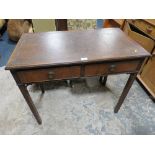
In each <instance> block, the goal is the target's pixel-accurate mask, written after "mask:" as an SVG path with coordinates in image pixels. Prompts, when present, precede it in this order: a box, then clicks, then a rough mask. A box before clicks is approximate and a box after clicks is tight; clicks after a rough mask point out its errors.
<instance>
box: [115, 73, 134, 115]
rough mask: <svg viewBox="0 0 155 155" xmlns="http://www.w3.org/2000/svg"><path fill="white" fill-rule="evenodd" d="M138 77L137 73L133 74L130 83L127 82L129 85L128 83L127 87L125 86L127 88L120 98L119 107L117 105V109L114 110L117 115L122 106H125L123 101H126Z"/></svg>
mask: <svg viewBox="0 0 155 155" xmlns="http://www.w3.org/2000/svg"><path fill="white" fill-rule="evenodd" d="M136 76H137V73H131V74H130V77H129V79H128V81H127V83H126V85H125V87H124V89H123V92H122V94H121V96H120V98H119V100H118V103H117V105H116V107H115V109H114V112H115V113H117V112H118V111H119V109H120V107H121V105H122V104H123V101H124V99H125V97H126V96H127V94H128V92H129V90H130V88H131V86H132V84H133V82H134V80H135V78H136Z"/></svg>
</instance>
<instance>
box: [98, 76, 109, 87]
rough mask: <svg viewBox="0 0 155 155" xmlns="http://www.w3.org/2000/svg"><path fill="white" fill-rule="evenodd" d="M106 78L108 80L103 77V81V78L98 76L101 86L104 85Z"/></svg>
mask: <svg viewBox="0 0 155 155" xmlns="http://www.w3.org/2000/svg"><path fill="white" fill-rule="evenodd" d="M107 78H108V76H104V79H103V76H100V78H99V81H100V83H101V84H102V85H103V86H105V85H106V82H107Z"/></svg>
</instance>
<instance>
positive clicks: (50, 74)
mask: <svg viewBox="0 0 155 155" xmlns="http://www.w3.org/2000/svg"><path fill="white" fill-rule="evenodd" d="M48 78H49V79H50V80H52V79H53V78H54V72H49V73H48Z"/></svg>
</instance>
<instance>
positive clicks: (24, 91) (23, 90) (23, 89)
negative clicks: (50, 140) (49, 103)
mask: <svg viewBox="0 0 155 155" xmlns="http://www.w3.org/2000/svg"><path fill="white" fill-rule="evenodd" d="M18 87H19V89H20V91H21V93H22V94H23V96H24V98H25V100H26V102H27V104H28V106H29V107H30V109H31V111H32V113H33V115H34V117H35V118H36V120H37V122H38V124H41V123H42V120H41V117H40V116H39V113H38V111H37V109H36V107H35V105H34V103H33V101H32V99H31V96H30V94H29V92H28V90H27V87H26V86H25V85H18Z"/></svg>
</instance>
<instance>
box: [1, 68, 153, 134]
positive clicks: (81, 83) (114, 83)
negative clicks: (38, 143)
mask: <svg viewBox="0 0 155 155" xmlns="http://www.w3.org/2000/svg"><path fill="white" fill-rule="evenodd" d="M127 78H128V75H126V74H125V75H123V74H122V75H115V76H109V78H108V81H107V85H106V87H103V86H101V85H100V84H99V82H98V79H96V78H89V79H86V80H85V79H82V80H78V81H73V88H71V87H68V86H67V85H66V83H65V82H54V83H48V84H46V85H45V89H46V92H45V94H44V95H42V94H41V91H40V89H39V88H38V87H37V86H34V85H33V86H29V91H30V94H31V96H32V98H33V100H34V103H35V105H36V107H37V109H38V111H39V113H40V115H41V117H42V120H43V124H42V125H38V124H37V123H36V120H35V119H34V117H33V116H32V113H31V112H30V109H29V108H28V106H27V104H26V102H25V101H24V99H23V97H22V95H21V93H20V91H19V89H18V88H17V86H16V84H15V82H14V80H13V78H12V76H11V74H10V73H9V72H8V71H4V68H1V70H0V86H1V89H0V104H1V108H0V134H21V135H23V134H30V135H31V134H46V135H47V134H50V135H62V134H63V135H64V134H65V135H66V134H69V135H81V134H82V135H83V134H85V135H91V134H92V135H98V134H99V135H101V134H127V135H131V134H136V135H141V134H144V135H145V134H155V117H154V116H155V104H154V103H153V102H152V100H151V99H150V98H149V97H148V95H147V94H146V93H145V92H144V90H143V89H142V88H141V87H140V86H139V84H138V83H137V82H136V81H135V82H134V84H133V86H132V88H131V90H130V92H129V94H128V96H127V98H126V100H125V102H124V104H123V106H122V107H121V109H120V111H119V113H117V114H115V113H114V112H113V110H114V106H115V105H116V103H117V101H118V98H119V96H120V94H121V92H122V89H123V87H124V84H125V82H126V80H127Z"/></svg>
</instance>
